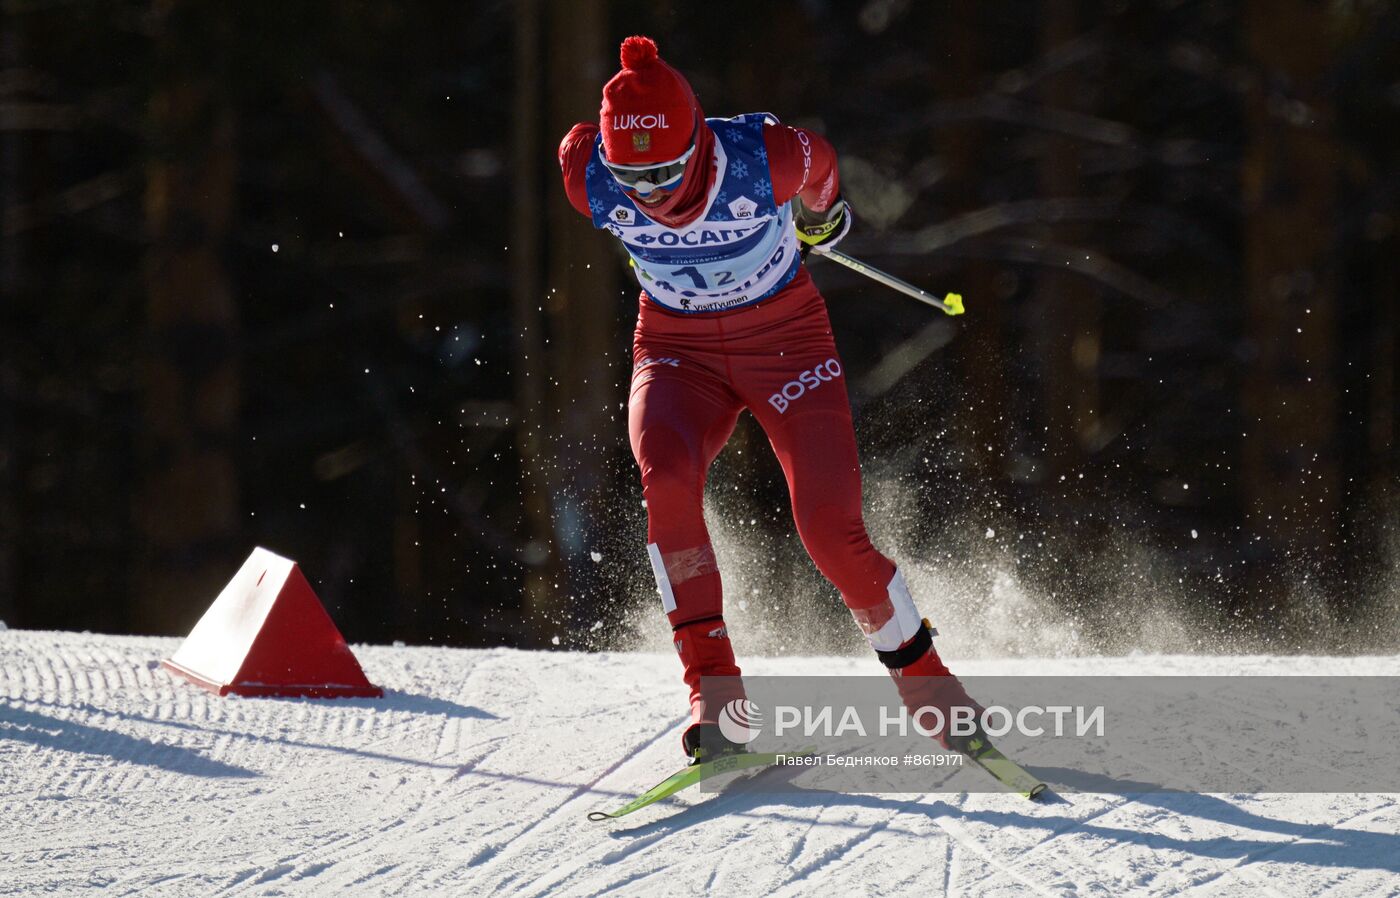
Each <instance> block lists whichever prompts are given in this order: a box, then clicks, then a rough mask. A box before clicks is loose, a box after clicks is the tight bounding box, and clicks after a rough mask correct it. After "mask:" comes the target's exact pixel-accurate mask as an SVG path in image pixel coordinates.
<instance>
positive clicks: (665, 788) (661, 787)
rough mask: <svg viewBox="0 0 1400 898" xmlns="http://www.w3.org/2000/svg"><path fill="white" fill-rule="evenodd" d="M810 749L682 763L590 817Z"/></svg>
mask: <svg viewBox="0 0 1400 898" xmlns="http://www.w3.org/2000/svg"><path fill="white" fill-rule="evenodd" d="M810 753H811V750H810V749H808V750H805V751H800V752H791V751H785V752H772V751H762V752H743V753H741V754H734V755H725V756H724V757H722V758H716V759H715V760H713V761H705V762H703V763H700V764H692V765H690V766H689V767H683V768H681V769H680V770H678V771H676V772H675V773H673V774H671V775H670V776H668V777H666V779H664V780H662V781H661V782H659V783H657V784H656V785H655V786H652V787H651V788H650V789H648V790H646V791H645V792H643V793H642V794H641V795H638V796H637V797H636V798H634V799H632V800H631V801H629V802H627V804H625V805H623V806H622V807H620V808H618V809H617V810H615V811H590V812H589V814H588V819H589V820H593V821H598V820H616V819H617V818H618V817H622V816H624V815H626V814H630V813H632V812H633V811H636V810H640V809H642V808H644V807H646V806H647V805H649V804H653V803H655V802H658V801H660V800H661V799H663V798H669V797H670V796H672V795H675V794H676V793H677V792H679V791H681V790H682V789H686V788H689V787H690V786H694V785H697V784H699V783H701V782H704V781H705V780H707V779H709V778H710V777H713V776H718V775H719V774H721V773H730V772H733V771H737V770H751V769H753V768H755V767H769V766H771V765H773V764H776V763H778V758H780V757H788V758H790V757H795V756H797V755H802V754H810Z"/></svg>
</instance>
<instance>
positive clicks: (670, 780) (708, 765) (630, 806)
mask: <svg viewBox="0 0 1400 898" xmlns="http://www.w3.org/2000/svg"><path fill="white" fill-rule="evenodd" d="M969 748H970V749H971V751H970V752H965V753H964V756H965V757H966V758H967V759H968V760H970V761H971V762H972V763H974V764H976V765H977V766H978V767H981V768H982V769H983V770H985V771H987V773H989V774H991V775H992V776H993V777H995V778H996V780H997V781H998V782H1000V783H1001V784H1002V785H1004V786H1006V787H1007V788H1008V789H1011V790H1012V791H1014V792H1019V793H1020V794H1021V795H1022V796H1024V797H1025V798H1029V799H1035V798H1038V797H1040V795H1041V793H1043V792H1044V791H1045V789H1046V785H1045V783H1043V782H1041V781H1040V780H1038V779H1036V778H1035V777H1034V776H1031V775H1030V774H1029V773H1028V772H1026V770H1025V769H1024V768H1022V767H1021V766H1020V765H1019V764H1017V763H1016V762H1015V761H1012V760H1011V759H1010V758H1008V757H1007V756H1006V755H1004V754H1002V753H1001V752H1000V751H999V750H997V748H995V747H994V746H993V745H992V744H991V743H990V742H981V741H974V742H973V743H972V744H971V745H970V746H969ZM813 751H814V750H813V749H810V748H809V749H804V750H802V751H795V752H771V751H765V752H745V753H743V754H737V755H727V756H725V757H723V758H717V759H716V760H713V761H706V762H705V763H703V764H693V765H691V766H689V767H683V768H681V769H680V770H678V771H676V772H675V773H673V774H671V775H670V776H668V777H666V779H664V780H662V781H661V782H659V783H657V784H656V785H655V786H652V787H651V788H650V789H648V790H646V791H645V792H643V793H642V794H641V795H638V796H637V797H636V798H634V799H632V800H631V801H629V802H627V804H625V805H623V806H622V807H620V808H618V809H617V810H615V811H590V812H589V814H588V819H589V820H593V821H599V820H616V819H617V818H618V817H622V816H625V815H627V814H630V813H632V812H633V811H638V810H641V809H642V808H644V807H646V806H647V805H649V804H654V803H656V802H658V801H660V800H661V799H663V798H669V797H671V796H672V795H675V794H676V793H677V792H679V791H681V790H682V789H686V788H689V787H690V786H694V785H698V784H699V783H701V782H704V781H705V780H707V779H709V778H710V777H712V776H717V775H719V774H721V773H730V772H733V771H737V770H751V769H753V768H755V767H768V766H771V765H773V764H776V763H778V758H779V756H783V757H796V756H799V755H809V754H812V753H813Z"/></svg>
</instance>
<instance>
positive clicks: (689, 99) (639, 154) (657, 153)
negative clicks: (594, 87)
mask: <svg viewBox="0 0 1400 898" xmlns="http://www.w3.org/2000/svg"><path fill="white" fill-rule="evenodd" d="M700 118H701V115H700V104H699V103H698V102H697V101H696V99H695V92H694V91H693V90H691V89H690V84H689V83H687V82H686V80H685V78H684V76H682V75H681V73H680V72H678V71H676V70H675V69H673V68H671V67H670V66H669V65H667V64H666V63H665V62H664V61H662V59H661V58H660V57H659V56H657V55H656V42H655V41H653V40H652V39H651V38H649V37H640V36H636V37H629V38H627V39H626V40H625V41H623V42H622V71H620V72H618V73H617V74H616V75H614V76H613V77H612V80H611V81H609V82H608V83H607V84H605V85H604V86H603V107H602V109H600V110H599V111H598V124H599V126H600V128H601V130H602V132H603V154H604V155H605V156H606V157H607V159H608V161H609V162H615V163H617V164H619V165H646V164H647V163H649V162H669V161H670V160H672V159H675V158H676V157H678V156H680V155H681V154H682V153H684V152H685V151H686V150H688V149H690V141H691V137H692V136H693V134H694V131H695V123H696V121H697V120H699V119H700Z"/></svg>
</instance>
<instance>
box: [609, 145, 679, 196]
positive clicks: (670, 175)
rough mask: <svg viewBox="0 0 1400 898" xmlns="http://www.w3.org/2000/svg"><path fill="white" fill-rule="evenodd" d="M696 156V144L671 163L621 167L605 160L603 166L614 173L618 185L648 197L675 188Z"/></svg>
mask: <svg viewBox="0 0 1400 898" xmlns="http://www.w3.org/2000/svg"><path fill="white" fill-rule="evenodd" d="M693 155H695V144H693V143H692V144H691V145H690V149H688V150H686V151H685V152H684V153H682V154H680V155H679V156H677V157H676V158H675V159H672V160H671V161H670V162H652V163H648V164H647V165H620V164H617V163H614V162H609V161H608V160H606V159H604V160H603V164H604V165H605V166H607V168H608V171H609V172H611V173H612V176H613V178H614V179H616V180H617V183H619V184H621V185H622V186H623V187H625V188H626V189H628V190H635V191H636V192H637V193H638V194H640V195H641V196H646V195H647V194H649V193H651V192H652V191H653V190H665V189H669V188H674V187H675V186H676V185H677V184H679V183H680V181H681V178H682V177H683V176H684V175H685V164H686V163H687V162H689V161H690V157H691V156H693Z"/></svg>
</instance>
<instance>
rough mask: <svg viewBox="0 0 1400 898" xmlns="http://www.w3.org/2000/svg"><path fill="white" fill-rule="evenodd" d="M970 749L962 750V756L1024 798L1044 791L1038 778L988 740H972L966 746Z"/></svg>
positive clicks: (1035, 796) (1032, 796) (1038, 794)
mask: <svg viewBox="0 0 1400 898" xmlns="http://www.w3.org/2000/svg"><path fill="white" fill-rule="evenodd" d="M968 748H969V749H970V751H967V752H964V756H965V757H966V758H967V759H968V760H970V761H972V763H974V764H976V765H977V766H978V767H981V768H982V769H983V770H985V771H987V772H988V773H990V774H991V775H992V776H994V777H996V779H997V781H998V782H1000V783H1001V784H1002V785H1004V786H1006V787H1007V788H1008V789H1011V790H1012V791H1014V792H1019V793H1021V795H1023V796H1024V797H1026V798H1030V799H1035V798H1038V797H1040V794H1041V793H1042V792H1044V791H1045V789H1046V786H1045V784H1044V783H1042V782H1041V781H1040V780H1038V779H1036V778H1035V777H1033V776H1031V775H1030V774H1029V773H1027V772H1026V770H1025V769H1024V768H1022V767H1021V766H1020V765H1019V764H1017V763H1016V762H1015V761H1013V760H1011V759H1010V758H1008V757H1007V756H1006V755H1004V754H1002V753H1001V752H1000V751H998V750H997V749H996V747H995V746H993V745H992V744H991V743H990V742H984V741H982V740H980V739H976V740H973V742H972V744H971V745H969V746H968Z"/></svg>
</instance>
